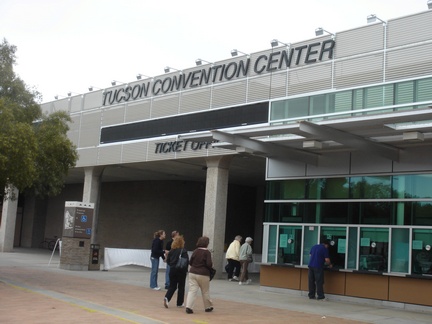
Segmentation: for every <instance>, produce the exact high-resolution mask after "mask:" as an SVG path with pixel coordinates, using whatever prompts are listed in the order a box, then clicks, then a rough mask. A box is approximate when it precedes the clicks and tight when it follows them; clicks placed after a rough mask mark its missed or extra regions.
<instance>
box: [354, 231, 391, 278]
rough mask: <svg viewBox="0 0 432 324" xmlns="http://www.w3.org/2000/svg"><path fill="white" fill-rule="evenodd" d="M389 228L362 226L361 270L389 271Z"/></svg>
mask: <svg viewBox="0 0 432 324" xmlns="http://www.w3.org/2000/svg"><path fill="white" fill-rule="evenodd" d="M388 237H389V229H388V228H360V256H359V270H372V271H380V272H381V271H382V272H387V261H388V242H389V239H388Z"/></svg>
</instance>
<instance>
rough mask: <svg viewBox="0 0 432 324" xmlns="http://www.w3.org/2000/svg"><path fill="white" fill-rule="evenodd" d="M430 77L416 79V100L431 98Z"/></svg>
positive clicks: (431, 86)
mask: <svg viewBox="0 0 432 324" xmlns="http://www.w3.org/2000/svg"><path fill="white" fill-rule="evenodd" d="M431 89H432V78H429V79H423V80H418V81H417V89H416V90H417V91H416V101H418V102H419V101H420V102H421V101H429V100H432V91H431ZM427 106H428V105H424V106H420V107H419V108H426V107H427Z"/></svg>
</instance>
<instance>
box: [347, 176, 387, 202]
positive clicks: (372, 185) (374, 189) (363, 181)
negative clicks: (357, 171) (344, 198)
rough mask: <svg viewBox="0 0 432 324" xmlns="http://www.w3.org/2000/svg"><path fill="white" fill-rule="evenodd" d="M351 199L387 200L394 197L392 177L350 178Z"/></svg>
mask: <svg viewBox="0 0 432 324" xmlns="http://www.w3.org/2000/svg"><path fill="white" fill-rule="evenodd" d="M350 190H351V195H350V196H351V198H355V199H386V198H391V197H392V191H391V176H381V177H378V176H377V177H352V178H350Z"/></svg>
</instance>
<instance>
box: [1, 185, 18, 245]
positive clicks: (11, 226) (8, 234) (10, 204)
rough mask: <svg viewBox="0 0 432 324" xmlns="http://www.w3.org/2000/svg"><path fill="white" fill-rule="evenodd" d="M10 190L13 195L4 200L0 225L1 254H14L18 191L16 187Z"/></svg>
mask: <svg viewBox="0 0 432 324" xmlns="http://www.w3.org/2000/svg"><path fill="white" fill-rule="evenodd" d="M9 190H10V193H11V194H10V195H8V197H5V199H4V200H3V209H2V218H1V224H0V252H12V250H13V244H14V237H15V223H16V215H17V209H18V190H17V189H16V188H15V187H11V188H9Z"/></svg>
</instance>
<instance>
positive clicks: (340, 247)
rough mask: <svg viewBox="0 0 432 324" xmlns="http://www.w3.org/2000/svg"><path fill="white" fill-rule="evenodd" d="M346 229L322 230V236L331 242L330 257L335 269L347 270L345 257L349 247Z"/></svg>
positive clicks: (331, 228) (325, 227)
mask: <svg viewBox="0 0 432 324" xmlns="http://www.w3.org/2000/svg"><path fill="white" fill-rule="evenodd" d="M346 231H347V230H346V227H327V226H323V227H322V228H321V236H323V237H324V238H326V239H328V240H329V241H330V245H329V256H330V261H331V263H332V264H333V268H336V269H344V268H345V256H346V247H347V240H346V238H347V234H346Z"/></svg>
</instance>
